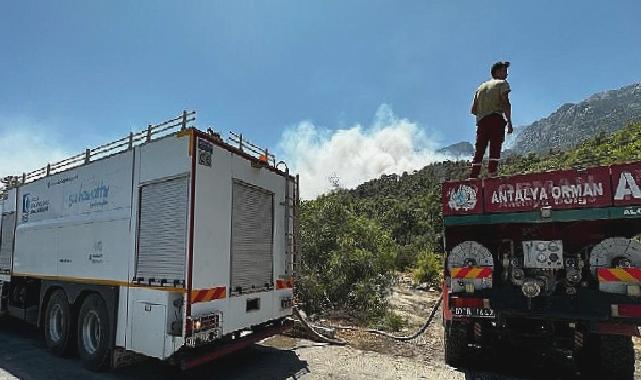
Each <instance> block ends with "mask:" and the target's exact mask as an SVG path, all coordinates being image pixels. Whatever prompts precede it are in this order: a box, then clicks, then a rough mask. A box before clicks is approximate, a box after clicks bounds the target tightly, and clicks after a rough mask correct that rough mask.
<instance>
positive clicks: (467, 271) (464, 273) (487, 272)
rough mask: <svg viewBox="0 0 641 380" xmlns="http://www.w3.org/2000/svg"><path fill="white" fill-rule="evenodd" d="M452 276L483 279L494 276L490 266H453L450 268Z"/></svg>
mask: <svg viewBox="0 0 641 380" xmlns="http://www.w3.org/2000/svg"><path fill="white" fill-rule="evenodd" d="M450 274H451V275H452V278H456V279H472V280H473V279H481V278H486V277H492V268H490V267H480V268H468V267H465V268H452V269H451V270H450Z"/></svg>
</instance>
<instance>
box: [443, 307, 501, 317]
mask: <svg viewBox="0 0 641 380" xmlns="http://www.w3.org/2000/svg"><path fill="white" fill-rule="evenodd" d="M452 315H453V316H455V317H480V318H494V309H488V308H482V309H477V308H471V307H455V308H454V309H452Z"/></svg>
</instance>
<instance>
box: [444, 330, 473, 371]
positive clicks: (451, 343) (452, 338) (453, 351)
mask: <svg viewBox="0 0 641 380" xmlns="http://www.w3.org/2000/svg"><path fill="white" fill-rule="evenodd" d="M467 330H468V329H467V325H465V324H464V323H461V322H456V321H450V322H446V324H445V338H444V340H443V341H444V345H445V347H444V348H445V363H446V364H447V365H449V366H452V367H460V366H462V365H463V364H464V363H465V360H466V359H467V356H468V353H469V348H468V342H469V338H468V331H467Z"/></svg>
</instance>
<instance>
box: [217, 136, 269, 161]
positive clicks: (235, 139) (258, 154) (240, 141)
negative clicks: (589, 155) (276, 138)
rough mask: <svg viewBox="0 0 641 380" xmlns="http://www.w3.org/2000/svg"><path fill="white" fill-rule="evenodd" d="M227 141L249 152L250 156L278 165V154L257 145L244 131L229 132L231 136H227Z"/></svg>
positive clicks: (242, 150)
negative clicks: (249, 139) (246, 136)
mask: <svg viewBox="0 0 641 380" xmlns="http://www.w3.org/2000/svg"><path fill="white" fill-rule="evenodd" d="M227 143H228V144H229V145H231V146H233V147H234V148H236V149H238V150H240V151H241V152H243V153H247V154H249V155H250V156H253V157H255V158H257V159H258V160H259V161H262V162H264V163H266V164H268V165H271V166H277V165H278V164H277V163H276V156H274V155H273V154H271V153H269V150H267V149H266V148H265V149H264V148H261V147H259V146H258V145H255V144H253V143H251V142H249V141H248V140H247V138H245V137H244V136H243V134H242V133H235V132H231V131H230V132H229V137H228V138H227Z"/></svg>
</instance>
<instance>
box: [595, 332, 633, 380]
mask: <svg viewBox="0 0 641 380" xmlns="http://www.w3.org/2000/svg"><path fill="white" fill-rule="evenodd" d="M600 351H601V374H602V375H603V376H604V377H603V378H604V379H606V378H607V379H613V380H614V379H616V380H628V379H632V378H633V377H634V348H633V346H632V338H631V337H629V336H622V335H601V350H600Z"/></svg>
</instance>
